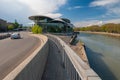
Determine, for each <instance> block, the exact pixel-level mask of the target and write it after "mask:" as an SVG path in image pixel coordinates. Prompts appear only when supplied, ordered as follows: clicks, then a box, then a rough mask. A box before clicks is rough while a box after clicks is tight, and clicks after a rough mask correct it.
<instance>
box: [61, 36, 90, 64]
mask: <svg viewBox="0 0 120 80" xmlns="http://www.w3.org/2000/svg"><path fill="white" fill-rule="evenodd" d="M59 37H60V38H61V39H62V40H63V41H64V42H65V43H66V44H67V45H69V46H70V48H71V49H72V50H74V51H75V52H76V53H77V55H78V56H79V57H80V58H81V59H82V60H83V61H84V62H85V63H87V64H88V65H89V61H88V58H87V56H86V51H85V48H84V43H82V42H80V41H77V42H76V43H75V44H74V45H71V44H70V41H71V40H72V39H73V38H71V36H65V35H59Z"/></svg>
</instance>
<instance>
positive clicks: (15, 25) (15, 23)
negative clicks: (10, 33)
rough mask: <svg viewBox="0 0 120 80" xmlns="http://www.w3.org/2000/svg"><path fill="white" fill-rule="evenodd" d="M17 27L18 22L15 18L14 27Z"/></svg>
mask: <svg viewBox="0 0 120 80" xmlns="http://www.w3.org/2000/svg"><path fill="white" fill-rule="evenodd" d="M18 27H19V23H18V22H17V20H15V22H14V28H15V29H16V28H18Z"/></svg>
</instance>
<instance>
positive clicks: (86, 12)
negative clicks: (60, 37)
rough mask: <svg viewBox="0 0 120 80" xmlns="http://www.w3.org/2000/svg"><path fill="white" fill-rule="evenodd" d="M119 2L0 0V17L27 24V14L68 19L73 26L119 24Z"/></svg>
mask: <svg viewBox="0 0 120 80" xmlns="http://www.w3.org/2000/svg"><path fill="white" fill-rule="evenodd" d="M119 4H120V0H0V18H2V19H5V20H7V21H9V22H14V20H15V19H17V21H18V22H19V23H22V24H24V25H28V24H29V23H31V22H32V21H30V20H28V16H31V15H46V16H50V17H52V18H59V17H65V18H69V19H70V20H71V21H72V23H73V24H74V25H75V26H77V27H82V26H88V25H96V24H97V25H101V24H104V23H111V22H114V23H120V5H119Z"/></svg>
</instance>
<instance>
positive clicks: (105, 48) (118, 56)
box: [78, 33, 120, 80]
mask: <svg viewBox="0 0 120 80" xmlns="http://www.w3.org/2000/svg"><path fill="white" fill-rule="evenodd" d="M78 39H80V40H81V41H82V42H84V43H85V49H86V53H87V57H88V60H89V63H90V66H91V68H92V69H94V71H95V72H96V73H97V74H98V75H99V76H100V77H101V78H102V80H120V38H115V37H110V36H106V35H98V34H89V33H80V34H79V35H78Z"/></svg>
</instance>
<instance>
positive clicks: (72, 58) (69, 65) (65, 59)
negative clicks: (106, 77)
mask: <svg viewBox="0 0 120 80" xmlns="http://www.w3.org/2000/svg"><path fill="white" fill-rule="evenodd" d="M47 36H48V37H49V38H50V39H51V40H52V41H54V42H55V43H56V45H57V46H58V48H59V49H60V50H61V51H62V54H61V55H62V64H63V67H64V68H65V70H66V71H67V74H68V76H69V77H70V80H101V78H100V77H99V76H98V75H97V74H96V73H95V72H94V71H93V70H92V69H91V68H90V67H89V66H88V65H87V64H86V63H85V62H83V61H82V60H81V58H80V57H79V56H78V55H77V54H76V53H75V52H74V51H73V50H72V49H71V48H70V47H69V46H68V45H67V44H66V43H65V42H64V41H62V40H61V39H60V38H59V37H57V36H54V35H50V34H48V35H47Z"/></svg>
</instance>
